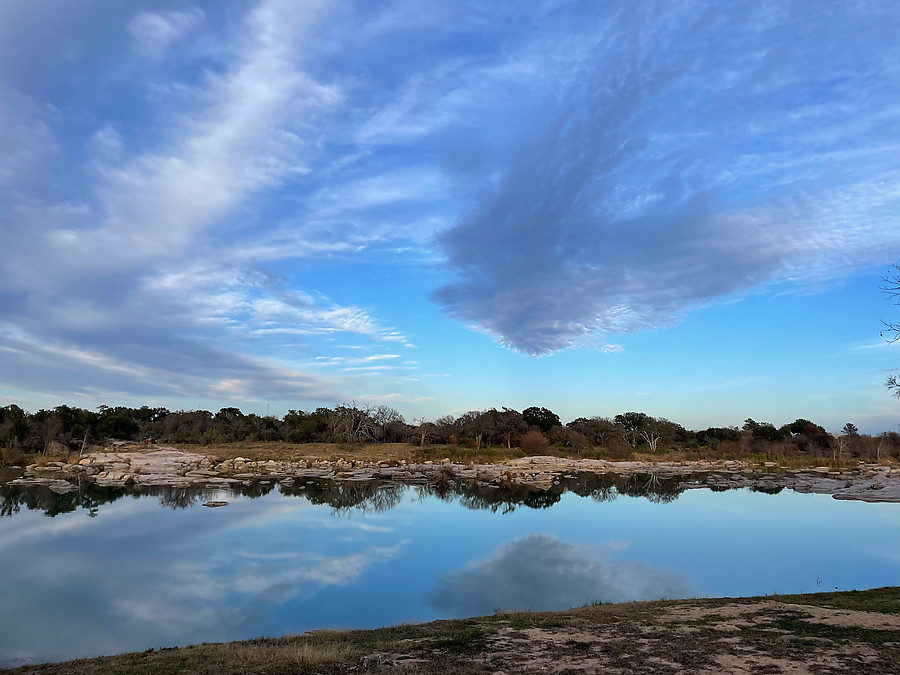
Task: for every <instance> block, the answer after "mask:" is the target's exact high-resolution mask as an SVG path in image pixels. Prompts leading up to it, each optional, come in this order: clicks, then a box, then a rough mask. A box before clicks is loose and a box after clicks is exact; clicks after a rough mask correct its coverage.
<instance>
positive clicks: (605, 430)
mask: <svg viewBox="0 0 900 675" xmlns="http://www.w3.org/2000/svg"><path fill="white" fill-rule="evenodd" d="M566 426H567V427H569V428H570V429H572V430H574V431H577V432H578V433H580V434H582V435H584V436H585V438H587V439H588V440H589V441H590V442H591V443H593V444H594V445H600V446H604V445H606V444H607V443H608V442H609V439H611V438H612V436H613V434H615V432H616V424H615V422H613V421H612V420H611V419H609V418H608V417H599V416H595V417H591V418H586V417H579V418H578V419H575V420H572V421H571V422H569V423H568V424H567V425H566Z"/></svg>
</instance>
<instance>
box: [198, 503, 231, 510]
mask: <svg viewBox="0 0 900 675" xmlns="http://www.w3.org/2000/svg"><path fill="white" fill-rule="evenodd" d="M203 506H208V507H209V508H211V509H215V508H217V507H219V506H228V502H206V503H205V504H204V505H203Z"/></svg>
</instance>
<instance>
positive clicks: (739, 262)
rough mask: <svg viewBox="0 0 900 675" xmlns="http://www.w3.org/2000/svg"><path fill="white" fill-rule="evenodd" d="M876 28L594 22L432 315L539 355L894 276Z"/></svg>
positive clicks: (838, 11) (891, 107) (825, 19)
mask: <svg viewBox="0 0 900 675" xmlns="http://www.w3.org/2000/svg"><path fill="white" fill-rule="evenodd" d="M879 7H880V5H879ZM883 9H884V11H883V12H881V13H879V12H877V11H875V12H870V10H869V9H868V8H865V7H862V6H859V7H858V6H854V5H842V6H841V7H839V8H835V13H827V14H823V13H819V12H804V11H802V9H801V8H800V7H798V8H796V9H795V10H794V11H793V12H790V11H788V10H787V9H782V10H778V11H774V12H773V10H771V8H768V7H763V6H759V7H756V8H754V7H751V6H741V7H740V8H735V7H730V8H728V9H722V8H721V7H720V6H714V5H712V4H708V3H703V2H700V3H685V4H683V5H681V6H675V7H671V8H670V6H669V5H665V6H663V5H660V6H656V5H654V4H653V3H650V4H647V3H645V4H643V5H640V6H637V5H635V6H632V7H629V8H627V9H622V10H621V11H617V12H616V13H615V14H611V13H610V14H609V15H607V16H604V17H600V18H599V19H598V18H596V17H595V19H594V20H595V21H596V22H597V23H598V24H599V26H594V29H595V30H598V34H599V35H600V36H601V37H600V38H599V39H597V40H595V41H593V42H591V41H588V40H586V41H585V43H584V44H585V45H587V46H586V47H585V50H584V53H583V54H582V55H581V56H579V57H577V59H576V60H577V63H575V64H573V65H572V67H571V71H572V74H571V75H569V76H565V75H561V80H560V93H559V94H558V96H557V97H556V100H558V101H559V102H558V103H556V102H554V103H551V104H547V106H546V112H547V118H548V119H549V120H550V121H549V122H541V123H540V124H535V125H532V128H531V129H530V130H527V132H526V134H523V135H522V143H521V144H520V147H519V149H518V150H517V151H516V152H515V153H513V155H512V156H511V158H510V159H509V160H508V161H507V162H506V164H505V166H504V167H502V169H501V176H500V178H499V179H498V180H497V181H496V182H495V185H493V186H492V187H491V188H489V189H488V190H486V191H484V192H483V193H482V196H480V197H479V198H478V200H477V201H476V203H475V205H474V207H473V208H472V209H471V210H470V211H469V213H468V214H467V215H465V216H464V217H463V218H462V219H461V220H460V221H459V223H458V224H457V225H455V226H454V227H451V228H450V229H448V230H446V231H445V232H443V233H442V234H441V235H440V236H439V237H438V240H437V243H438V245H439V247H440V249H441V250H442V251H443V252H444V254H445V255H446V260H447V270H448V272H449V273H450V275H451V280H450V281H449V282H448V283H446V284H445V285H444V286H443V287H441V288H440V289H439V290H438V291H437V292H436V293H435V294H434V298H435V299H436V300H437V301H438V302H439V303H440V304H441V305H442V306H443V307H444V308H445V309H446V311H447V312H448V313H449V314H450V315H451V316H453V317H455V318H457V319H459V320H461V321H464V322H466V323H469V324H472V325H474V326H476V327H478V328H480V329H482V330H486V331H488V332H489V333H491V334H492V335H494V336H495V337H496V339H497V340H499V341H500V342H502V343H503V344H506V345H508V346H510V347H512V348H514V349H518V350H522V351H525V352H529V353H534V354H541V353H546V352H551V351H554V350H558V349H563V348H565V347H568V346H571V345H577V344H581V343H582V342H583V341H584V340H585V339H586V337H587V336H589V335H591V334H594V333H597V332H600V333H617V332H629V331H635V330H643V329H648V328H655V327H658V326H665V325H669V324H672V323H674V322H677V321H679V320H680V319H681V318H682V317H683V315H684V314H685V313H686V312H688V311H690V310H692V309H695V308H698V307H702V306H704V305H707V304H709V303H711V302H715V301H718V300H722V299H725V298H731V297H734V296H735V295H736V294H737V295H739V294H741V293H744V292H746V291H748V290H749V289H754V288H762V287H766V286H767V285H769V284H773V283H784V282H801V283H802V282H808V281H810V280H820V279H826V280H827V279H832V278H835V277H837V276H839V275H842V274H846V273H847V272H848V270H852V269H854V268H857V267H863V266H867V265H872V264H877V263H881V262H884V261H885V251H889V250H896V249H897V246H898V245H900V223H898V220H897V216H896V213H897V212H898V211H897V209H898V207H900V189H898V188H897V187H896V186H897V185H898V178H900V173H898V171H897V163H896V150H895V149H893V140H892V139H893V136H892V135H891V134H890V133H889V132H888V129H889V125H891V124H896V122H897V120H898V116H900V109H898V107H897V105H896V97H897V94H898V92H900V87H898V84H900V78H898V77H897V72H896V68H894V67H893V66H891V65H890V62H891V60H892V59H894V58H895V57H897V56H898V53H897V52H898V50H897V48H896V47H895V46H894V47H891V48H889V49H888V51H887V52H885V51H884V50H883V49H882V46H883V45H885V44H892V45H893V44H895V41H891V40H890V39H888V33H889V32H890V31H892V30H895V29H896V27H897V15H896V13H895V12H893V13H891V12H888V11H887V8H886V7H885V8H883ZM801 14H802V17H801ZM798 23H799V24H802V30H795V28H796V27H797V25H798ZM875 72H878V73H883V74H884V77H881V76H879V78H873V77H872V73H875ZM846 148H852V150H847V149H846Z"/></svg>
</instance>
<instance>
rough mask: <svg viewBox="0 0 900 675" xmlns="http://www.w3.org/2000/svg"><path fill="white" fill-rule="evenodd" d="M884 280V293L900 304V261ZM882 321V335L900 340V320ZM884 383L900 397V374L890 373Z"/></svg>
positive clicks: (887, 338)
mask: <svg viewBox="0 0 900 675" xmlns="http://www.w3.org/2000/svg"><path fill="white" fill-rule="evenodd" d="M882 281H883V283H882V286H881V291H882V293H884V294H885V295H886V296H887V297H888V298H890V299H891V300H892V301H893V302H894V304H898V305H900V262H898V263H895V264H894V267H893V269H892V270H891V271H890V272H888V273H887V275H885V276H884V278H883V279H882ZM882 323H883V324H884V328H882V330H881V337H883V338H884V339H886V340H887V341H888V342H897V341H900V322H894V321H882ZM884 384H885V386H887V388H888V390H890V391H891V393H892V394H893V395H894V396H896V397H897V398H900V374H894V375H889V376H888V378H887V380H886V381H885V383H884Z"/></svg>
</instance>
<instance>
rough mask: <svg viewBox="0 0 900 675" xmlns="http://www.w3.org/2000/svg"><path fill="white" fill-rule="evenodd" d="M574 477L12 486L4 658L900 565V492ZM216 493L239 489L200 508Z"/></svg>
mask: <svg viewBox="0 0 900 675" xmlns="http://www.w3.org/2000/svg"><path fill="white" fill-rule="evenodd" d="M567 487H568V488H570V490H568V491H563V489H562V488H560V489H558V490H555V491H554V492H553V493H549V494H544V493H530V492H528V491H527V490H513V491H503V490H497V489H493V490H489V489H481V490H471V491H468V492H466V493H464V494H452V493H451V494H444V495H439V494H435V493H434V492H429V491H428V490H426V489H422V488H411V487H399V488H398V487H393V488H390V487H389V488H377V487H376V486H374V485H363V484H343V485H341V484H335V483H333V482H330V481H309V482H301V483H298V485H296V486H294V487H293V488H291V489H285V488H282V487H281V486H280V485H274V486H272V485H269V486H263V485H256V486H254V487H252V488H246V489H244V491H243V493H235V492H228V491H206V492H198V491H187V490H172V489H157V490H155V491H149V490H146V489H145V490H144V491H143V492H125V491H124V490H115V489H113V490H109V489H107V490H100V489H97V488H93V489H91V490H87V491H84V492H82V493H72V494H68V495H63V496H57V495H54V494H53V493H51V492H49V491H48V490H46V489H34V488H30V489H27V490H25V489H16V488H10V487H4V488H2V490H0V515H2V517H0V602H2V605H0V606H2V609H3V612H2V616H3V629H2V630H0V663H2V664H6V665H10V664H11V663H13V662H17V663H21V662H23V661H26V662H28V661H32V662H33V661H46V660H59V659H65V658H73V657H77V656H91V655H97V654H109V653H117V652H122V651H133V650H143V649H147V648H150V647H162V646H171V645H183V644H189V643H194V642H201V641H222V640H236V639H243V638H249V637H257V636H261V635H266V636H278V635H284V634H289V633H299V632H302V631H305V630H309V629H313V628H322V627H340V628H345V627H346V628H349V627H375V626H381V625H386V624H394V623H399V622H409V621H429V620H431V619H435V618H440V617H450V616H466V615H478V614H486V613H491V612H493V611H495V610H498V609H514V608H533V609H558V608H567V607H571V606H578V605H582V604H585V603H588V602H592V601H595V600H605V601H620V600H630V599H642V598H658V597H663V596H665V597H688V596H701V595H710V596H720V595H732V596H735V595H758V594H765V593H773V592H781V593H787V592H812V591H816V590H833V589H835V588H840V589H851V588H860V589H862V588H871V587H875V586H883V585H890V584H898V583H900V536H898V534H900V505H894V504H865V503H857V502H839V501H837V500H834V499H831V498H830V497H827V496H821V495H801V494H796V493H793V492H789V491H783V492H781V493H779V494H774V495H771V494H762V493H758V492H750V491H748V490H732V491H727V492H712V491H709V490H705V489H702V490H688V491H685V492H681V493H680V492H679V491H678V490H677V489H676V487H675V485H674V484H668V485H666V484H662V485H658V486H657V485H648V484H647V482H646V481H645V480H644V479H632V480H630V481H629V480H626V479H624V478H617V477H608V478H605V479H598V478H596V477H579V478H578V479H574V480H571V481H569V484H568V486H567ZM209 499H222V500H226V501H229V502H230V505H229V506H227V507H224V508H217V509H211V508H205V507H203V506H201V504H202V503H203V502H204V501H206V500H209ZM18 660H22V661H18Z"/></svg>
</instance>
